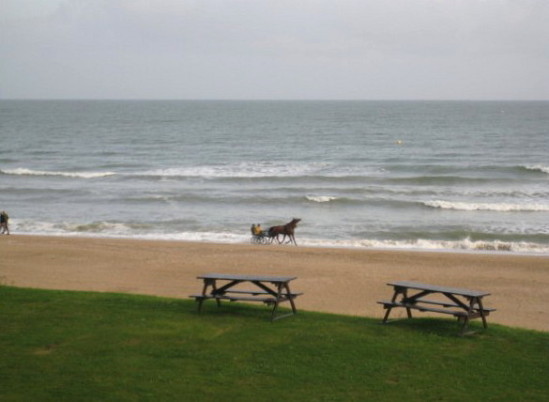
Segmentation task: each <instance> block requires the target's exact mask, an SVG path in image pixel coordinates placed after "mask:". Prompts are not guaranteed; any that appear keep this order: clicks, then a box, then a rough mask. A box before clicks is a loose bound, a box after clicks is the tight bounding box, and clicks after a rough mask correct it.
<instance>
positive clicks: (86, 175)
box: [0, 168, 116, 179]
mask: <svg viewBox="0 0 549 402" xmlns="http://www.w3.org/2000/svg"><path fill="white" fill-rule="evenodd" d="M0 173H3V174H6V175H15V176H61V177H70V178H80V179H96V178H101V177H107V176H114V175H115V174H116V173H114V172H61V171H48V170H32V169H26V168H17V169H6V170H0Z"/></svg>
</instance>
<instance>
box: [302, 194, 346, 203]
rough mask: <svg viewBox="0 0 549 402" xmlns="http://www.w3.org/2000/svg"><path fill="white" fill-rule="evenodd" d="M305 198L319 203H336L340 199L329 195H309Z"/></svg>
mask: <svg viewBox="0 0 549 402" xmlns="http://www.w3.org/2000/svg"><path fill="white" fill-rule="evenodd" d="M305 198H306V199H307V200H308V201H313V202H319V203H324V202H330V201H335V200H337V199H338V197H332V196H329V195H307V196H305Z"/></svg>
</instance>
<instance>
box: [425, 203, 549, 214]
mask: <svg viewBox="0 0 549 402" xmlns="http://www.w3.org/2000/svg"><path fill="white" fill-rule="evenodd" d="M423 204H424V205H425V206H427V207H431V208H438V209H451V210H456V211H494V212H549V205H548V204H511V203H487V202H478V203H473V202H457V201H442V200H433V201H426V202H424V203H423Z"/></svg>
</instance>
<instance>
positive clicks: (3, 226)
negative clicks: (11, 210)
mask: <svg viewBox="0 0 549 402" xmlns="http://www.w3.org/2000/svg"><path fill="white" fill-rule="evenodd" d="M9 219H10V217H9V216H8V214H7V213H6V211H2V212H1V213H0V234H7V235H9V234H10V228H9V226H8V221H9Z"/></svg>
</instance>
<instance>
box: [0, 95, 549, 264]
mask: <svg viewBox="0 0 549 402" xmlns="http://www.w3.org/2000/svg"><path fill="white" fill-rule="evenodd" d="M0 144H1V146H0V210H5V211H6V212H8V214H9V216H10V221H9V222H10V229H11V233H12V236H16V235H18V234H25V235H48V236H71V237H103V238H135V239H155V240H180V241H195V242H214V243H235V244H249V243H250V237H251V236H250V226H251V225H252V224H261V225H262V227H263V228H268V227H269V226H273V225H280V224H284V223H287V222H289V221H290V220H291V219H292V218H300V219H301V222H300V223H299V225H298V227H297V228H296V240H297V243H298V245H299V246H311V247H337V248H354V249H399V250H402V249H408V250H410V249H411V250H434V251H463V252H483V253H520V254H529V255H534V254H535V255H538V254H541V255H549V102H548V101H530V102H526V101H524V102H514V101H497V102H496V101H474V102H473V101H160V100H158V101H145V100H143V101H126V100H97V101H87V100H63V101H53V100H51V101H50V100H40V101H39V100H1V101H0ZM0 240H1V237H0ZM257 247H283V246H282V245H281V246H277V245H272V246H271V245H266V246H265V245H258V246H257ZM284 247H286V246H284ZM287 247H290V246H287Z"/></svg>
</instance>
